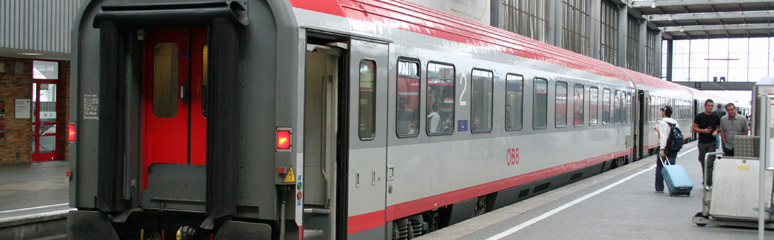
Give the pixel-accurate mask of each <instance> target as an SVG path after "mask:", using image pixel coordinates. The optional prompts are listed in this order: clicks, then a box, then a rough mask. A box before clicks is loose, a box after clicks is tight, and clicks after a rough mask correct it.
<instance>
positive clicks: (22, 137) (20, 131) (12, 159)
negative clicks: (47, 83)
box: [0, 57, 32, 164]
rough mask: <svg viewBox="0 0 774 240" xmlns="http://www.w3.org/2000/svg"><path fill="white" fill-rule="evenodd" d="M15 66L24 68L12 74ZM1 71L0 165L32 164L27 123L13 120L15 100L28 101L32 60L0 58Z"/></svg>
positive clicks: (29, 125)
mask: <svg viewBox="0 0 774 240" xmlns="http://www.w3.org/2000/svg"><path fill="white" fill-rule="evenodd" d="M16 62H22V63H23V64H24V71H23V72H22V74H15V69H16ZM0 64H5V71H4V72H2V73H0V99H3V100H5V137H4V138H3V139H2V140H0V164H9V163H21V162H30V161H32V130H31V129H32V122H31V119H16V115H15V106H14V105H15V102H16V100H15V99H31V98H32V60H30V59H16V58H3V57H0Z"/></svg>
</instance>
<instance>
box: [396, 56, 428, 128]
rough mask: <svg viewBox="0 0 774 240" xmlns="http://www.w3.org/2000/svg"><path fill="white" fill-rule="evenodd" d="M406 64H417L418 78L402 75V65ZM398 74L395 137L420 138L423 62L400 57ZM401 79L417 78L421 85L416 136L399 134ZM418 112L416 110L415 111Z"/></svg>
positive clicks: (418, 94)
mask: <svg viewBox="0 0 774 240" xmlns="http://www.w3.org/2000/svg"><path fill="white" fill-rule="evenodd" d="M401 62H406V63H415V64H416V65H417V76H409V75H403V74H400V63H401ZM395 73H396V79H395V80H396V81H395V136H397V137H398V138H415V137H417V136H419V132H421V128H422V125H421V124H420V122H421V121H422V118H421V116H422V61H420V60H419V59H416V58H406V57H398V66H397V67H396V68H395ZM401 77H405V78H411V79H414V77H416V80H417V81H418V83H419V89H418V90H417V102H418V104H417V108H419V113H418V114H417V116H416V120H417V131H416V132H415V133H414V134H403V135H401V134H400V133H399V132H398V99H399V98H400V96H399V95H398V93H399V91H398V87H399V84H398V81H400V80H399V79H400V78H401ZM415 111H416V110H415Z"/></svg>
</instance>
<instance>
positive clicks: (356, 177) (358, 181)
mask: <svg viewBox="0 0 774 240" xmlns="http://www.w3.org/2000/svg"><path fill="white" fill-rule="evenodd" d="M355 187H356V188H360V172H355Z"/></svg>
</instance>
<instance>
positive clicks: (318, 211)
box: [304, 208, 331, 214]
mask: <svg viewBox="0 0 774 240" xmlns="http://www.w3.org/2000/svg"><path fill="white" fill-rule="evenodd" d="M304 213H314V214H331V210H330V209H325V208H304Z"/></svg>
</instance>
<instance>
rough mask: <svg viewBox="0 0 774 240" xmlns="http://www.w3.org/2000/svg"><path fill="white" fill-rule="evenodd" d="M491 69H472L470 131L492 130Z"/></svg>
mask: <svg viewBox="0 0 774 240" xmlns="http://www.w3.org/2000/svg"><path fill="white" fill-rule="evenodd" d="M493 76H494V74H493V73H492V71H485V70H478V69H473V72H472V73H471V78H470V79H471V81H472V84H471V85H472V86H471V88H470V91H471V92H472V93H471V94H470V96H471V99H470V102H471V105H470V132H472V133H482V132H491V131H492V95H493V94H492V84H493V82H494V80H493Z"/></svg>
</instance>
